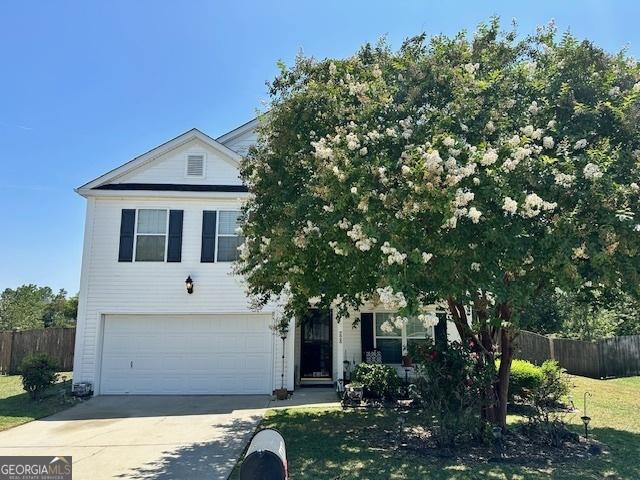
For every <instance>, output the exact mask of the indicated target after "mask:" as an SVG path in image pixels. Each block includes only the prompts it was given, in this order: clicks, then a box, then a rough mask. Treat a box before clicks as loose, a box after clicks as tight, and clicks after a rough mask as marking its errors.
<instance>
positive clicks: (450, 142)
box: [442, 137, 456, 153]
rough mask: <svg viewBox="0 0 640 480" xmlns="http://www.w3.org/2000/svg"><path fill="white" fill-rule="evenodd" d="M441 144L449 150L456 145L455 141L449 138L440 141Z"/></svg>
mask: <svg viewBox="0 0 640 480" xmlns="http://www.w3.org/2000/svg"><path fill="white" fill-rule="evenodd" d="M442 144H443V145H444V146H445V147H449V148H451V147H453V146H454V145H455V144H456V141H455V140H454V139H453V138H451V137H446V138H445V139H444V140H443V141H442ZM449 153H451V152H449Z"/></svg>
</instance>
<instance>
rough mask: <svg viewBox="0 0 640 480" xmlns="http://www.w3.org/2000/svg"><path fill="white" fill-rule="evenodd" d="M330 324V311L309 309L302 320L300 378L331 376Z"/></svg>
mask: <svg viewBox="0 0 640 480" xmlns="http://www.w3.org/2000/svg"><path fill="white" fill-rule="evenodd" d="M331 325H332V321H331V312H326V311H320V310H309V314H308V315H307V318H306V319H305V321H303V322H302V325H301V331H302V346H301V352H300V353H301V359H300V376H301V377H302V378H332V377H331V373H332V372H331V370H332V369H331V366H332V348H331Z"/></svg>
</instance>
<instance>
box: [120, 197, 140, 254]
mask: <svg viewBox="0 0 640 480" xmlns="http://www.w3.org/2000/svg"><path fill="white" fill-rule="evenodd" d="M135 225H136V211H135V209H123V210H122V216H121V218H120V251H119V253H118V261H119V262H131V261H133V232H134V229H135Z"/></svg>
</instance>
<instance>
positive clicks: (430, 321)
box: [418, 313, 438, 328]
mask: <svg viewBox="0 0 640 480" xmlns="http://www.w3.org/2000/svg"><path fill="white" fill-rule="evenodd" d="M418 320H420V321H421V322H422V325H424V328H432V327H435V326H436V325H437V324H438V317H437V316H436V314H435V313H421V314H419V315H418Z"/></svg>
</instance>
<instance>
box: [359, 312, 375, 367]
mask: <svg viewBox="0 0 640 480" xmlns="http://www.w3.org/2000/svg"><path fill="white" fill-rule="evenodd" d="M360 344H361V345H362V361H363V362H364V361H365V358H366V357H365V355H364V354H365V352H371V351H372V350H373V313H361V314H360Z"/></svg>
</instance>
